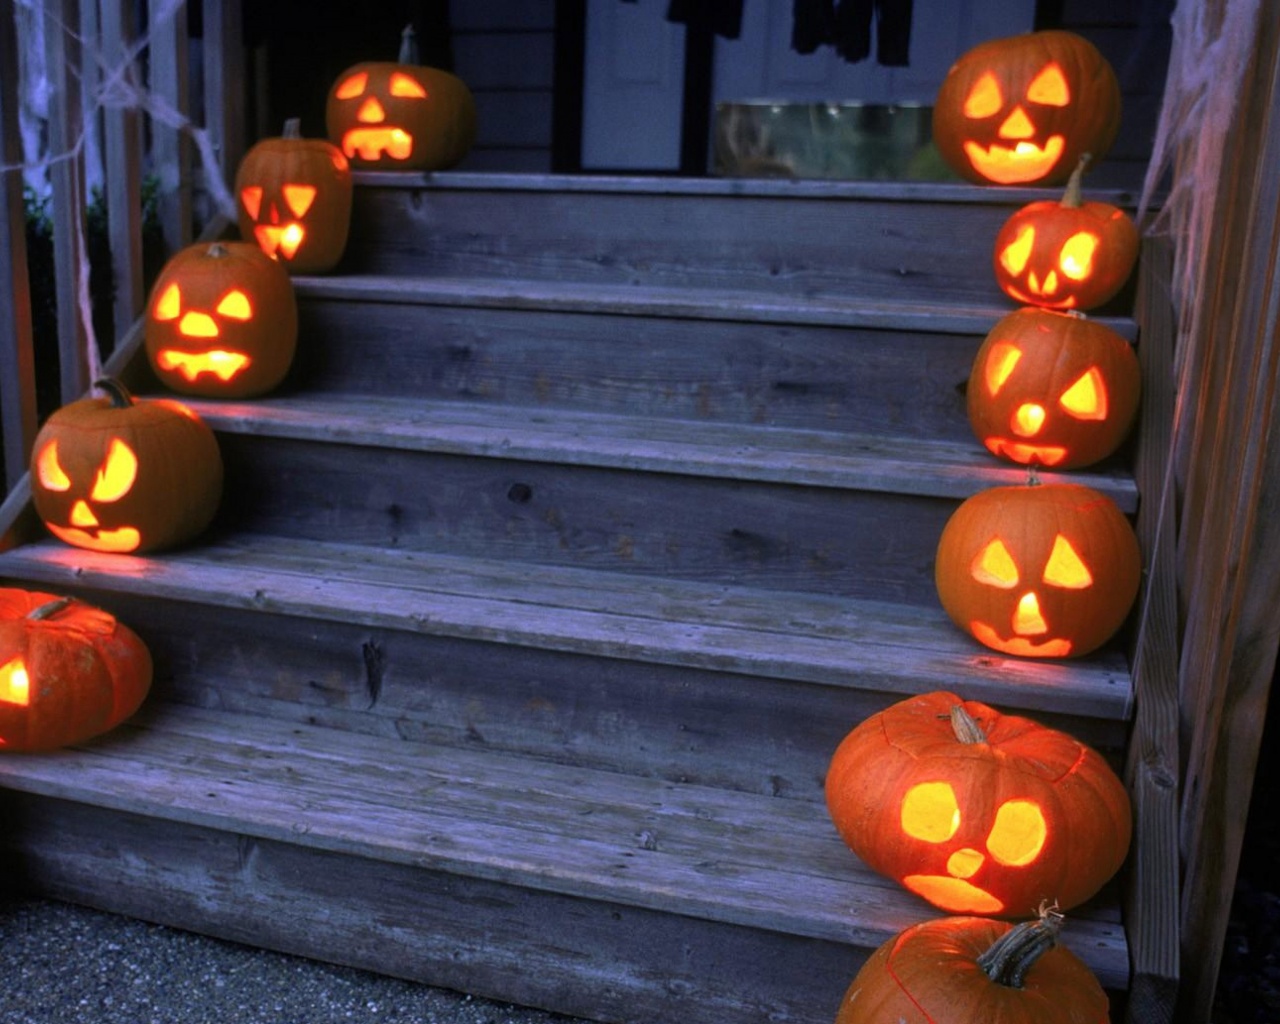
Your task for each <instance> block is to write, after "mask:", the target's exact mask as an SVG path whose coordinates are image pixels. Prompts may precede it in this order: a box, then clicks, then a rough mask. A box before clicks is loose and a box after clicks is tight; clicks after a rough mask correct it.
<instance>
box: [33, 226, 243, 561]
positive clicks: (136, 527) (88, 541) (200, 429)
mask: <svg viewBox="0 0 1280 1024" xmlns="http://www.w3.org/2000/svg"><path fill="white" fill-rule="evenodd" d="M255 251H256V250H255ZM95 387H98V388H102V389H103V390H105V391H107V393H108V395H107V397H106V398H98V397H94V396H90V397H88V398H82V399H80V400H79V401H78V402H72V403H71V404H70V405H64V406H63V407H62V408H61V409H58V410H56V411H55V412H54V413H53V414H52V415H51V416H50V417H49V418H48V420H46V421H45V424H44V426H43V427H41V428H40V432H39V433H38V434H36V439H35V443H34V445H33V446H32V456H31V498H32V501H33V503H34V504H35V509H36V513H37V514H38V515H39V516H40V518H41V519H42V520H43V521H44V524H45V526H46V527H48V529H49V531H50V532H51V533H52V534H53V535H54V536H55V537H57V538H59V539H60V540H62V541H65V542H66V543H68V544H72V545H75V546H76V547H81V548H88V549H89V550H91V551H109V552H125V553H135V554H136V553H142V552H145V551H154V550H157V549H160V548H167V547H173V546H174V545H177V544H181V543H183V542H185V541H188V540H190V539H191V538H192V537H195V536H196V535H197V534H198V533H200V532H201V531H202V530H204V528H205V527H206V526H208V525H209V523H210V521H211V520H212V519H213V516H214V513H215V512H216V511H217V507H218V500H219V498H220V496H221V494H222V456H221V454H220V453H219V451H218V442H217V439H216V438H215V437H214V436H213V431H211V430H210V429H209V428H208V426H206V425H205V423H204V421H203V420H201V419H200V418H199V417H197V416H196V415H195V413H193V412H192V411H191V410H190V409H188V408H187V407H186V406H184V405H181V404H180V403H178V402H175V401H172V400H169V399H135V398H134V397H133V396H132V395H130V394H129V393H128V392H127V391H126V390H125V389H124V388H123V387H122V386H121V385H120V384H119V383H117V382H115V381H109V380H108V381H98V382H97V383H96V384H95Z"/></svg>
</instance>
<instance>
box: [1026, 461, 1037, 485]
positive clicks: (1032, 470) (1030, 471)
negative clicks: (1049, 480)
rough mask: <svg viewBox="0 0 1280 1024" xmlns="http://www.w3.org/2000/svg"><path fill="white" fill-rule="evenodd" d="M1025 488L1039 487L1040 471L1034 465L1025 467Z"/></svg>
mask: <svg viewBox="0 0 1280 1024" xmlns="http://www.w3.org/2000/svg"><path fill="white" fill-rule="evenodd" d="M1027 486H1028V487H1039V486H1040V470H1039V469H1037V468H1036V466H1035V464H1034V463H1033V464H1032V465H1030V466H1028V467H1027Z"/></svg>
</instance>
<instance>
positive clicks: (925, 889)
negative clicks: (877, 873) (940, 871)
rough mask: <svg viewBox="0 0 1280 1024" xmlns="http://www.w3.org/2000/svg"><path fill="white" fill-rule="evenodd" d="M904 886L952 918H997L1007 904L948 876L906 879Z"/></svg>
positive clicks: (909, 876)
mask: <svg viewBox="0 0 1280 1024" xmlns="http://www.w3.org/2000/svg"><path fill="white" fill-rule="evenodd" d="M902 884H903V885H905V886H906V887H907V888H908V889H910V890H911V891H912V892H913V893H915V894H916V895H917V896H923V897H924V898H925V899H927V900H928V901H929V902H930V903H933V904H934V905H935V906H939V907H942V908H943V909H944V910H947V911H950V912H951V913H953V914H998V913H1000V911H1002V910H1004V904H1003V903H1001V902H1000V901H999V900H998V899H996V898H995V897H994V896H992V895H991V893H989V892H987V890H986V889H980V888H978V887H977V886H976V885H974V884H973V883H972V882H966V881H965V880H964V879H963V878H952V877H951V876H949V875H907V876H906V877H905V878H904V879H903V880H902Z"/></svg>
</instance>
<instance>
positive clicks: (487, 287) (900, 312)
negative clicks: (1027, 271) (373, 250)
mask: <svg viewBox="0 0 1280 1024" xmlns="http://www.w3.org/2000/svg"><path fill="white" fill-rule="evenodd" d="M293 283H294V288H295V290H296V292H297V294H298V296H299V298H302V299H332V300H346V301H361V302H389V303H405V304H419V305H442V306H489V307H501V308H504V309H525V310H556V311H564V312H581V313H609V314H614V315H618V314H625V315H633V316H662V317H683V318H690V319H699V320H742V321H751V322H756V323H786V324H805V325H823V326H835V327H862V328H867V327H874V328H880V329H883V330H889V331H894V330H898V331H936V332H939V333H947V334H960V335H965V336H968V337H973V336H981V335H984V334H986V333H987V331H989V330H990V329H991V327H992V325H993V324H994V323H995V322H996V321H997V320H999V319H1000V318H1001V317H1003V316H1005V315H1007V314H1008V313H1011V312H1013V311H1014V309H1015V308H1016V306H1015V305H1014V304H1011V303H1010V302H1009V301H1007V300H1005V299H1004V298H1003V296H1001V295H998V294H997V295H994V296H974V298H973V299H972V300H971V301H969V302H957V301H956V300H955V298H954V297H948V296H942V297H939V298H937V299H933V300H931V299H930V297H929V295H928V292H927V289H925V288H920V289H919V294H917V295H914V296H913V297H912V300H911V301H910V302H907V301H902V300H893V299H884V298H873V297H863V296H837V295H826V294H824V295H786V294H769V293H767V292H762V291H760V290H758V289H741V290H734V289H725V288H707V287H699V286H688V287H671V286H661V285H648V284H646V285H639V284H617V283H601V282H588V281H573V280H559V281H557V280H538V279H527V280H521V279H519V278H483V277H447V276H441V277H434V276H433V277H425V276H413V277H409V276H396V275H389V274H353V275H342V274H333V275H326V276H298V277H295V278H294V279H293ZM1096 319H1097V320H1098V321H1099V322H1100V323H1104V324H1106V325H1107V326H1108V327H1110V328H1111V329H1112V330H1114V331H1116V332H1117V333H1119V334H1120V335H1122V336H1123V337H1125V338H1128V339H1130V340H1132V339H1133V338H1134V337H1135V336H1136V333H1137V327H1136V325H1135V324H1134V322H1133V320H1132V319H1131V318H1127V317H1098V318H1096Z"/></svg>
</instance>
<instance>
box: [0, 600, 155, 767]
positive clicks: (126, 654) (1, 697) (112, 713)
mask: <svg viewBox="0 0 1280 1024" xmlns="http://www.w3.org/2000/svg"><path fill="white" fill-rule="evenodd" d="M150 687H151V655H150V653H149V652H148V651H147V647H146V645H145V644H144V643H143V642H142V641H141V640H140V639H139V638H138V637H137V635H136V634H135V633H133V632H132V631H131V630H130V629H128V628H126V627H125V626H123V625H121V624H120V623H119V622H117V621H116V619H115V618H114V617H113V616H111V615H109V614H107V613H106V612H104V611H102V610H100V609H98V608H94V607H93V606H91V605H88V604H85V603H84V602H82V601H77V600H74V599H72V598H69V597H63V598H59V597H57V596H55V595H53V594H42V593H39V592H36V591H26V590H15V589H12V588H0V750H4V751H34V750H52V749H54V748H56V747H63V746H67V745H68V744H71V743H81V742H83V741H84V740H87V739H90V738H91V737H93V736H97V735H100V734H101V733H104V732H106V731H107V730H109V729H114V728H115V727H116V726H117V725H119V724H120V723H121V722H123V721H124V720H125V719H126V718H128V717H129V716H130V715H132V714H133V713H134V712H135V711H136V710H137V709H138V707H139V706H140V705H141V704H142V701H143V700H144V699H145V698H146V696H147V691H148V690H149V689H150Z"/></svg>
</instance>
